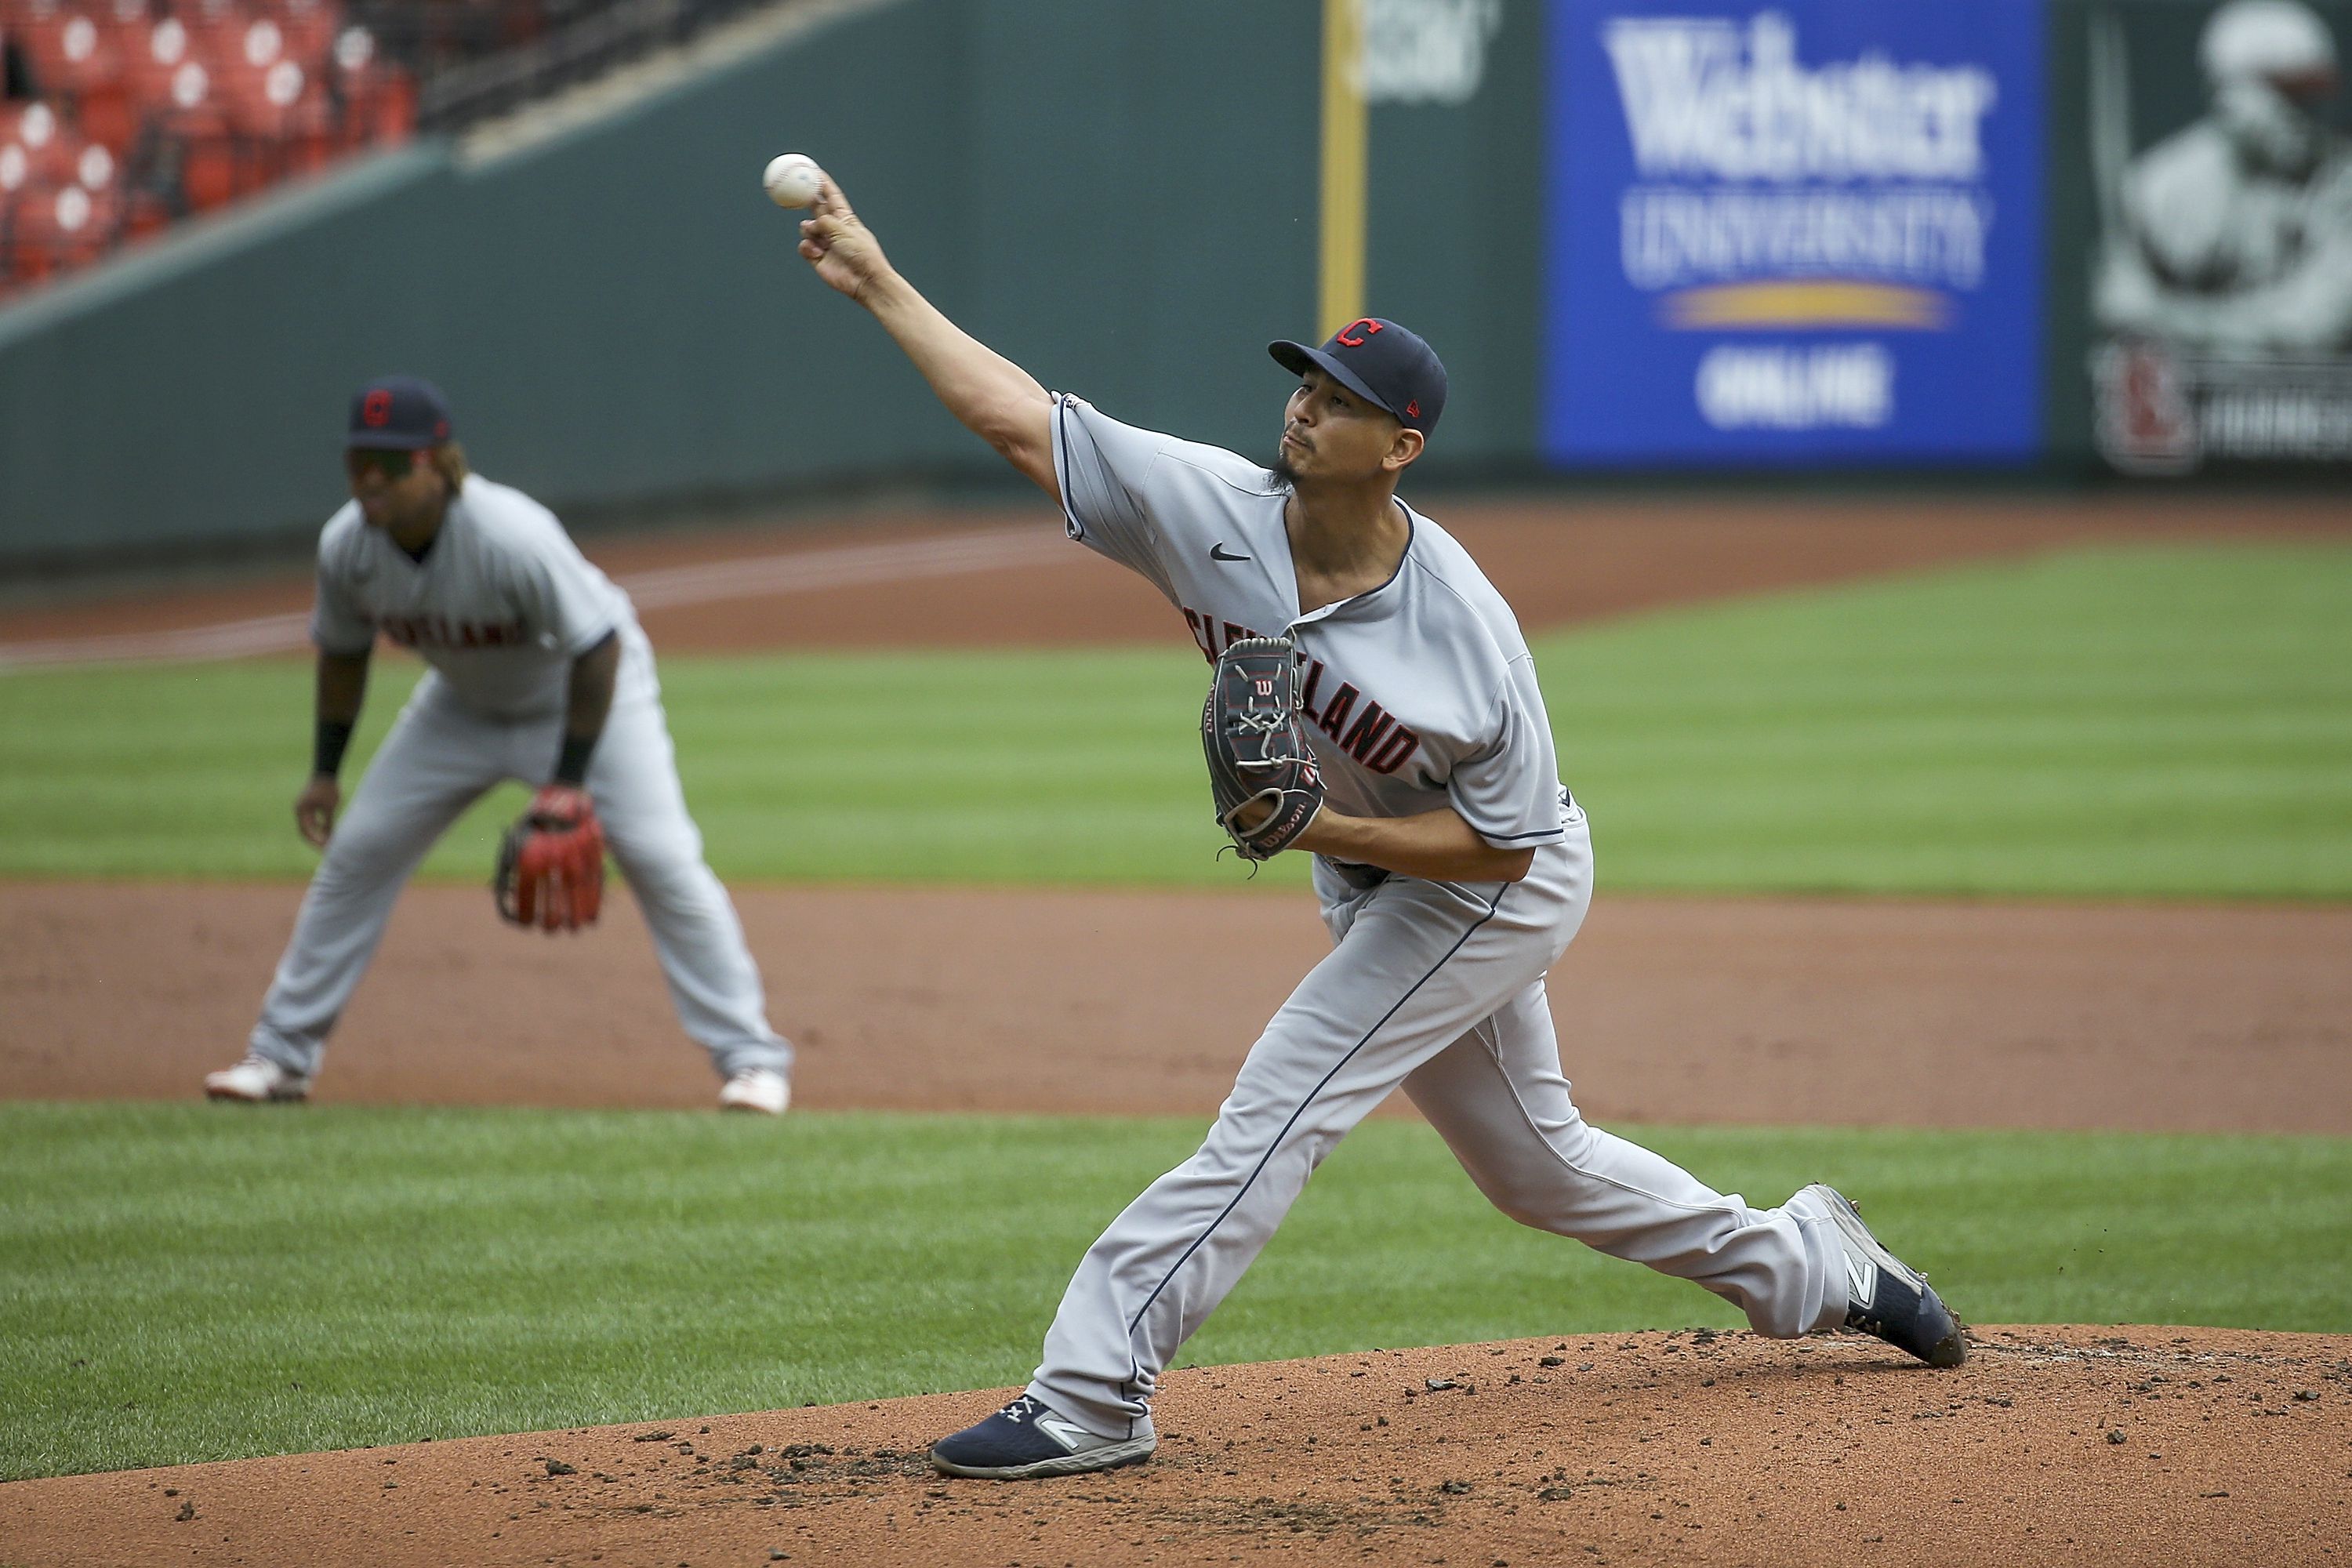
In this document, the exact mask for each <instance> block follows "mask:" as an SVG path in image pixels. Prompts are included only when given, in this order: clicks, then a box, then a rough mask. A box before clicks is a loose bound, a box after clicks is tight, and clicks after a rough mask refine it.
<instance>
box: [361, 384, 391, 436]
mask: <svg viewBox="0 0 2352 1568" xmlns="http://www.w3.org/2000/svg"><path fill="white" fill-rule="evenodd" d="M360 423H361V424H362V425H365V426H369V427H370V428H372V429H381V428H383V426H386V425H389V424H391V423H392V394H391V393H389V392H386V391H384V390H383V388H382V387H378V388H376V389H375V390H374V391H373V392H371V393H369V394H368V395H367V396H366V398H365V399H363V400H362V402H361V404H360Z"/></svg>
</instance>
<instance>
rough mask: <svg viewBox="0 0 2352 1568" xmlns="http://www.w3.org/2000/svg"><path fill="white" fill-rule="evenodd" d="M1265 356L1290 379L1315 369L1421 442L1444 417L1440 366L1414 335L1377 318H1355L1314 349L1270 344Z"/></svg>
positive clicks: (1443, 384) (1280, 343)
mask: <svg viewBox="0 0 2352 1568" xmlns="http://www.w3.org/2000/svg"><path fill="white" fill-rule="evenodd" d="M1265 352H1266V353H1270V354H1272V355H1273V356H1274V362H1275V363H1276V364H1278V365H1280V366H1282V368H1283V369H1285V370H1286V371H1288V372H1290V373H1291V374H1293V375H1304V374H1307V367H1308V366H1310V365H1312V366H1316V367H1318V368H1320V369H1321V370H1322V371H1323V373H1324V374H1327V375H1328V376H1330V377H1331V378H1332V379H1333V380H1334V381H1337V382H1338V383H1339V384H1340V385H1342V386H1344V387H1346V388H1347V389H1348V390H1349V391H1350V392H1352V393H1354V394H1355V395H1357V396H1359V397H1361V398H1363V399H1364V400H1365V401H1367V402H1369V403H1370V404H1371V405H1372V406H1373V407H1375V408H1381V409H1385V410H1386V411H1387V412H1389V413H1391V414H1392V415H1394V416H1396V417H1397V420H1398V422H1399V423H1401V424H1403V425H1406V426H1411V427H1412V429H1415V430H1418V431H1420V432H1421V433H1422V434H1423V435H1424V436H1426V435H1428V434H1429V433H1430V432H1431V431H1433V430H1435V429H1436V428H1437V420H1438V416H1440V415H1442V414H1444V412H1445V366H1444V364H1443V363H1440V362H1439V360H1438V357H1437V354H1436V352H1435V351H1434V350H1433V349H1432V348H1431V347H1430V346H1429V345H1428V344H1427V343H1425V342H1423V341H1422V340H1421V337H1420V335H1419V334H1418V333H1416V332H1413V331H1410V330H1409V329H1407V328H1404V327H1401V326H1399V325H1397V324H1396V323H1395V322H1394V321H1386V320H1383V319H1382V318H1381V317H1378V316H1361V317H1359V318H1357V319H1356V320H1355V321H1350V322H1349V323H1348V324H1347V325H1346V326H1344V327H1341V328H1340V329H1339V331H1336V332H1334V333H1332V334H1331V337H1330V339H1329V341H1328V342H1325V343H1324V345H1323V346H1322V347H1321V348H1319V349H1310V348H1308V347H1307V345H1306V344H1305V343H1294V342H1271V343H1268V344H1266V345H1265Z"/></svg>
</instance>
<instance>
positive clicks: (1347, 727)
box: [1176, 605, 1421, 773]
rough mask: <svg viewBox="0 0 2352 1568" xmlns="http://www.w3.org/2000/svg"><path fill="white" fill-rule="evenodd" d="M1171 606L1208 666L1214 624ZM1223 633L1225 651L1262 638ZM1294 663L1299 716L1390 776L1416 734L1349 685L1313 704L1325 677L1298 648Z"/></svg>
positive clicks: (1242, 630)
mask: <svg viewBox="0 0 2352 1568" xmlns="http://www.w3.org/2000/svg"><path fill="white" fill-rule="evenodd" d="M1176 607H1177V608H1178V609H1180V610H1183V612H1184V625H1185V626H1186V627H1187V628H1188V629H1189V630H1190V631H1191V632H1192V646H1193V647H1197V648H1199V649H1200V650H1201V654H1202V658H1206V659H1207V660H1208V661H1209V662H1210V663H1211V664H1214V663H1216V662H1217V654H1218V652H1219V651H1220V649H1219V648H1218V647H1217V638H1216V634H1215V631H1214V630H1213V628H1215V627H1217V626H1218V625H1219V623H1218V622H1217V621H1216V620H1215V619H1214V618H1213V617H1212V616H1205V615H1202V613H1201V612H1200V611H1198V610H1190V609H1185V608H1184V606H1183V605H1177V606H1176ZM1223 632H1224V638H1225V640H1224V647H1232V646H1233V645H1234V643H1236V642H1239V641H1240V640H1241V639H1242V638H1244V637H1263V636H1265V633H1263V632H1254V631H1252V630H1250V629H1249V628H1248V627H1247V626H1235V625H1234V623H1233V622H1231V621H1226V622H1224V623H1223ZM1298 662H1299V664H1300V666H1301V667H1302V670H1301V673H1300V676H1299V681H1298V711H1299V714H1300V716H1301V717H1303V718H1304V719H1305V720H1306V721H1307V722H1308V723H1310V724H1312V725H1314V726H1315V727H1316V728H1317V729H1318V730H1321V731H1323V732H1324V733H1325V734H1327V735H1328V736H1330V737H1331V739H1332V740H1334V741H1336V742H1339V749H1340V750H1341V751H1344V752H1347V753H1348V754H1349V756H1351V757H1353V758H1355V759H1356V761H1358V762H1360V763H1363V764H1364V766H1365V767H1367V768H1369V769H1370V770H1371V771H1372V772H1373V773H1395V772H1396V771H1397V770H1398V769H1399V768H1401V767H1402V766H1404V764H1405V763H1407V762H1409V761H1411V760H1412V754H1413V753H1414V752H1417V751H1419V750H1420V749H1421V736H1420V735H1419V734H1417V733H1415V732H1414V731H1412V729H1410V728H1408V727H1407V726H1405V725H1403V724H1400V723H1398V722H1397V720H1396V716H1395V715H1394V714H1392V713H1391V712H1389V711H1388V710H1385V709H1384V708H1382V707H1381V705H1380V704H1379V703H1378V702H1375V701H1372V700H1370V699H1369V698H1367V697H1366V696H1365V695H1364V693H1363V692H1362V691H1360V690H1359V689H1357V688H1356V687H1355V686H1354V684H1352V683H1351V682H1349V681H1345V680H1342V681H1340V682H1339V687H1338V689H1336V690H1334V691H1333V692H1332V693H1331V696H1330V700H1328V702H1320V703H1318V700H1317V699H1318V694H1319V693H1320V692H1321V690H1322V689H1323V677H1324V675H1325V673H1326V671H1325V669H1324V668H1323V661H1322V660H1321V659H1319V658H1314V657H1312V656H1311V655H1309V654H1308V653H1307V650H1306V649H1304V648H1301V649H1299V650H1298ZM1359 701H1361V702H1362V703H1363V710H1362V711H1360V712H1359V711H1358V710H1357V708H1356V704H1357V703H1358V702H1359Z"/></svg>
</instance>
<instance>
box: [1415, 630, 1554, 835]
mask: <svg viewBox="0 0 2352 1568" xmlns="http://www.w3.org/2000/svg"><path fill="white" fill-rule="evenodd" d="M1495 708H1496V713H1495V723H1494V731H1493V733H1492V735H1491V738H1490V739H1489V740H1488V741H1487V742H1486V744H1485V745H1483V746H1481V747H1479V748H1478V749H1477V750H1476V751H1475V752H1472V753H1470V754H1469V755H1467V756H1465V757H1464V758H1463V760H1462V761H1461V762H1459V763H1455V764H1454V773H1453V775H1452V776H1451V777H1450V778H1448V779H1447V780H1446V784H1445V789H1446V794H1447V795H1449V796H1450V797H1451V798H1452V800H1453V803H1454V810H1456V811H1458V812H1460V813H1461V814H1462V818H1463V820H1464V821H1465V822H1467V823H1468V824H1469V825H1470V826H1471V827H1472V828H1473V829H1474V830H1475V832H1476V833H1477V835H1478V837H1481V838H1484V839H1485V840H1486V842H1487V843H1489V844H1491V845H1493V846H1494V847H1496V848H1497V849H1532V848H1535V847H1538V846H1539V845H1544V844H1557V843H1559V841H1560V840H1561V839H1562V838H1564V837H1567V834H1566V830H1565V829H1564V828H1562V826H1560V798H1559V758H1558V756H1557V755H1556V754H1555V753H1554V752H1553V749H1552V740H1551V720H1550V718H1549V715H1547V714H1546V713H1545V712H1544V705H1543V691H1542V689H1541V688H1539V687H1538V685H1537V684H1536V664H1535V660H1534V659H1533V658H1531V657H1529V656H1528V655H1526V654H1521V655H1520V656H1519V657H1518V658H1515V659H1513V660H1512V661H1511V662H1510V665H1509V666H1508V668H1507V669H1506V671H1505V673H1504V678H1503V684H1502V688H1501V689H1500V690H1499V691H1498V692H1497V693H1496V703H1495Z"/></svg>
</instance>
